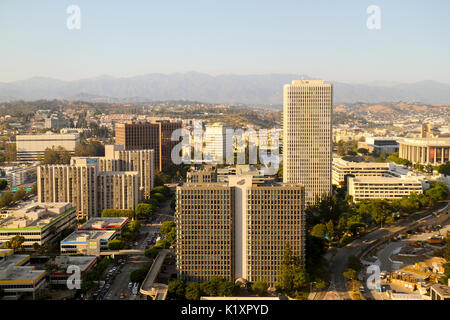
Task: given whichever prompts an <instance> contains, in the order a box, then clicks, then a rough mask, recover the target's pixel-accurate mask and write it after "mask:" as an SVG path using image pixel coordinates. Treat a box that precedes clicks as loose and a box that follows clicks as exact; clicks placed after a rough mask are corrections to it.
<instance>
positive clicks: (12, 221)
mask: <svg viewBox="0 0 450 320" xmlns="http://www.w3.org/2000/svg"><path fill="white" fill-rule="evenodd" d="M74 227H76V210H75V208H74V207H73V206H72V204H71V203H29V204H27V205H25V206H23V207H21V208H17V209H12V210H9V212H8V213H7V215H6V217H5V218H3V219H1V220H0V242H6V241H8V240H11V239H12V238H13V237H15V236H17V235H19V236H23V237H24V238H25V241H24V243H23V244H22V246H23V247H24V248H25V249H27V250H31V249H33V245H34V244H35V243H37V244H38V245H40V246H42V245H44V244H45V243H47V242H52V241H54V240H55V239H57V237H58V236H59V235H60V234H61V233H62V232H63V230H65V229H67V228H74Z"/></svg>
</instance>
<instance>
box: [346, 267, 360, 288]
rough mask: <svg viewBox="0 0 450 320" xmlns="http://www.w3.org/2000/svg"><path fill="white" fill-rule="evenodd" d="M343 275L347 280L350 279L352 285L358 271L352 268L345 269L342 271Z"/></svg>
mask: <svg viewBox="0 0 450 320" xmlns="http://www.w3.org/2000/svg"><path fill="white" fill-rule="evenodd" d="M343 275H344V277H345V278H346V279H347V280H350V281H351V282H352V283H353V285H354V280H355V279H356V277H357V276H358V272H357V271H356V270H353V269H347V270H345V271H344V272H343Z"/></svg>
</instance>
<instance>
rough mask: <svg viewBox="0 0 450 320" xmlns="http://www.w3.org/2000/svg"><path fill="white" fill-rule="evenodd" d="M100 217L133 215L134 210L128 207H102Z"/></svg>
mask: <svg viewBox="0 0 450 320" xmlns="http://www.w3.org/2000/svg"><path fill="white" fill-rule="evenodd" d="M102 217H127V218H133V217H134V210H130V209H103V211H102Z"/></svg>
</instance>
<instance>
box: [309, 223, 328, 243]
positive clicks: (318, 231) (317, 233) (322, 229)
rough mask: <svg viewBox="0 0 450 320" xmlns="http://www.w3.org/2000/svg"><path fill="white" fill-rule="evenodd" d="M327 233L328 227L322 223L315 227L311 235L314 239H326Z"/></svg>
mask: <svg viewBox="0 0 450 320" xmlns="http://www.w3.org/2000/svg"><path fill="white" fill-rule="evenodd" d="M326 232H327V227H326V226H325V225H324V224H322V223H320V224H316V225H315V226H314V227H313V229H312V231H311V234H312V235H313V236H314V237H317V238H321V239H323V238H324V237H325V233H326Z"/></svg>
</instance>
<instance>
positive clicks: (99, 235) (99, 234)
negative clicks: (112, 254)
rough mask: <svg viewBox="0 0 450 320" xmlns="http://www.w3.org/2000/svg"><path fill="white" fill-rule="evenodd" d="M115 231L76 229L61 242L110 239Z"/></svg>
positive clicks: (71, 242)
mask: <svg viewBox="0 0 450 320" xmlns="http://www.w3.org/2000/svg"><path fill="white" fill-rule="evenodd" d="M115 233H116V232H115V231H105V230H89V231H75V232H72V233H71V234H70V235H68V236H67V237H66V238H65V239H63V240H62V241H61V244H73V243H80V244H81V243H87V242H88V241H89V240H103V241H109V240H110V239H111V238H112V237H113V236H114V234H115Z"/></svg>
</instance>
